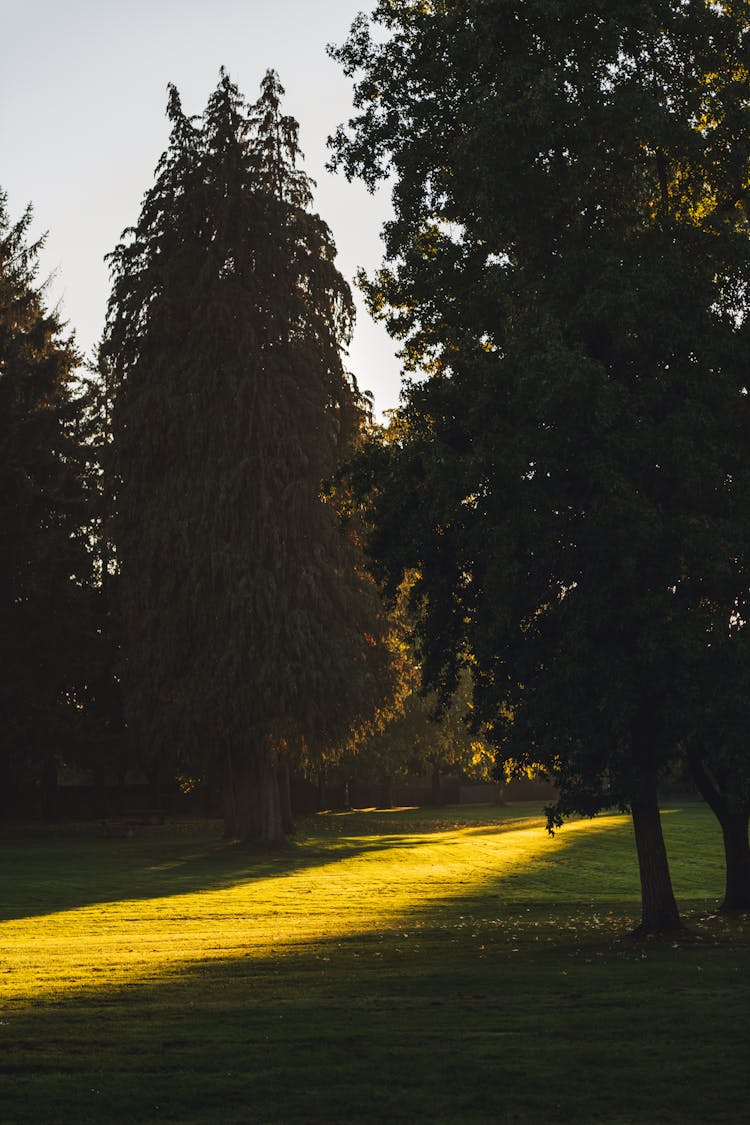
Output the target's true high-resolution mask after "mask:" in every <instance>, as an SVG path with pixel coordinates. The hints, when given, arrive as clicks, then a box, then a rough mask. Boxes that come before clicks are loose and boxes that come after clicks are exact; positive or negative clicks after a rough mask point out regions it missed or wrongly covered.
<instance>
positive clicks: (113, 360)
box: [104, 72, 387, 841]
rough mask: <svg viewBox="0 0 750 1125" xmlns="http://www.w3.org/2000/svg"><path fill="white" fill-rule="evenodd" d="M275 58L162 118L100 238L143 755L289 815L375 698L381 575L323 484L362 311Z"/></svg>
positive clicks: (269, 821)
mask: <svg viewBox="0 0 750 1125" xmlns="http://www.w3.org/2000/svg"><path fill="white" fill-rule="evenodd" d="M282 93H283V91H282V88H281V86H280V85H279V82H278V79H277V77H276V76H275V74H274V73H273V72H269V73H268V74H267V75H266V77H265V79H264V81H263V85H262V90H261V96H260V98H259V100H258V101H257V102H256V103H255V104H254V105H251V106H248V105H246V104H245V102H244V100H243V99H242V97H241V95H240V94H239V92H238V90H237V89H236V87H235V86H234V85H233V84H232V83H231V82H230V80H229V78H228V77H227V75H226V74H224V73H223V72H222V75H221V80H220V82H219V84H218V87H217V89H216V90H215V92H214V93H213V95H212V96H211V98H210V99H209V102H208V105H207V107H206V110H205V112H204V113H203V115H202V116H201V117H200V118H197V119H196V118H189V117H187V116H186V115H185V114H184V112H183V110H182V107H181V104H180V100H179V96H178V94H177V91H176V90H175V89H174V87H172V88H171V89H170V95H169V104H168V111H167V112H168V116H169V119H170V122H171V127H172V131H171V136H170V143H169V147H168V149H167V151H166V152H165V154H164V155H163V157H162V158H161V161H160V162H159V165H158V168H157V174H156V181H155V184H154V186H153V187H152V188H151V189H150V190H149V191H148V192H147V194H146V196H145V198H144V202H143V207H142V211H141V215H140V218H139V221H138V223H137V225H136V226H135V227H134V228H132V229H131V230H129V231H126V232H125V235H124V238H123V242H122V243H121V244H120V245H119V246H118V247H117V248H116V250H115V251H114V253H113V254H112V255H111V267H112V275H113V290H112V296H111V299H110V304H109V312H108V322H107V331H106V341H105V347H104V352H105V356H106V359H107V361H108V362H109V363H110V364H111V367H112V372H113V377H114V384H115V392H116V394H115V409H114V423H113V431H114V465H115V473H116V481H115V492H116V496H115V508H116V511H117V518H116V540H117V552H118V558H119V563H120V567H121V577H120V583H121V588H122V613H123V628H124V643H125V651H126V672H125V675H126V680H125V686H126V713H127V722H128V726H129V730H130V735H131V738H132V739H133V740H134V741H135V743H136V744H137V745H138V746H139V748H140V752H141V753H142V754H144V755H145V756H146V757H147V758H148V759H149V760H150V761H151V762H152V764H153V766H154V768H155V769H158V768H160V767H161V766H163V765H168V764H171V763H174V762H175V761H176V760H177V759H180V760H182V761H183V762H184V761H186V760H187V761H188V762H190V761H192V762H193V763H195V764H201V763H202V764H204V765H205V764H206V763H209V764H210V766H212V768H213V769H214V770H216V771H218V772H220V773H221V774H222V776H223V784H224V792H225V815H226V822H227V830H228V831H229V832H231V833H234V834H238V835H240V836H242V837H245V838H255V839H260V840H264V841H272V840H275V839H278V838H279V837H280V836H281V834H282V825H281V810H280V802H279V792H278V784H277V769H278V767H279V765H280V764H284V763H288V762H289V761H291V760H297V761H299V760H300V759H301V758H304V757H305V755H309V754H316V753H321V752H323V751H324V750H330V749H331V748H334V747H336V746H338V745H341V744H343V743H344V742H345V741H347V739H348V737H349V734H350V732H351V730H352V727H353V726H356V725H357V724H358V723H362V722H366V721H368V719H369V716H370V715H371V714H372V712H373V710H374V708H375V706H376V705H377V703H378V702H379V700H380V699H381V695H382V692H383V684H384V682H385V681H384V680H381V678H380V677H379V676H378V675H377V672H378V669H379V667H380V665H381V664H382V665H383V666H385V665H386V664H387V655H386V650H385V647H384V645H383V644H382V642H381V634H380V625H379V622H378V613H377V606H376V601H375V595H374V590H373V587H372V585H371V583H370V582H369V580H368V579H366V578H365V576H364V575H363V573H362V572H361V568H358V563H357V556H356V544H355V543H354V541H353V538H352V537H351V536H349V537H347V536H346V535H344V534H343V533H342V530H341V528H340V526H339V521H338V519H337V515H336V511H335V507H334V505H332V504H331V503H328V502H326V498H325V496H324V495H323V484H324V482H325V481H326V480H327V479H328V478H330V477H331V474H332V473H333V471H334V469H335V468H336V466H337V464H338V463H339V461H340V460H341V459H342V458H343V457H344V456H345V455H346V453H347V452H348V451H349V450H350V449H351V448H352V444H353V442H354V441H355V440H356V436H357V434H358V431H359V427H360V425H361V420H362V416H363V400H362V398H361V397H360V395H359V392H358V391H357V388H356V384H355V383H354V381H353V379H352V378H351V376H349V375H348V374H347V373H346V372H345V370H344V368H343V366H342V359H341V350H342V347H343V346H344V345H345V344H346V342H347V341H348V338H349V332H350V328H351V323H352V318H353V307H352V300H351V294H350V292H349V288H348V286H347V284H346V282H345V281H344V279H343V278H342V277H341V275H340V274H339V272H338V271H337V269H336V267H335V264H334V258H335V248H334V246H333V242H332V240H331V236H330V232H329V231H328V228H327V227H326V225H325V224H324V223H323V222H322V220H321V219H320V218H319V217H318V216H316V215H314V214H311V213H310V212H309V210H308V208H309V205H310V200H311V194H310V181H309V180H308V178H307V177H306V176H305V175H304V173H302V172H301V171H299V170H298V169H297V167H296V161H297V158H298V156H299V150H298V146H297V126H296V123H295V122H294V121H293V119H292V118H290V117H287V116H284V115H283V114H282V113H281V111H280V105H279V100H280V97H281V94H282Z"/></svg>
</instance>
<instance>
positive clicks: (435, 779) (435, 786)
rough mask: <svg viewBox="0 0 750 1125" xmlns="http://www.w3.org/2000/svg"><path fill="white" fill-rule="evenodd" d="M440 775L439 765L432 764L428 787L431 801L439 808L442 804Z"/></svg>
mask: <svg viewBox="0 0 750 1125" xmlns="http://www.w3.org/2000/svg"><path fill="white" fill-rule="evenodd" d="M442 780H443V779H442V776H441V773H440V766H435V765H433V767H432V778H431V779H430V788H431V790H432V803H433V805H435V806H436V807H437V808H441V807H442V804H443V790H442V786H441V782H442Z"/></svg>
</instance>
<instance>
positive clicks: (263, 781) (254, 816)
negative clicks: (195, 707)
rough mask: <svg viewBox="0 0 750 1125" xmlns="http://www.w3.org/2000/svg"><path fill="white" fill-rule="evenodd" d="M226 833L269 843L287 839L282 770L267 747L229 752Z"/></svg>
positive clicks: (248, 839)
mask: <svg viewBox="0 0 750 1125" xmlns="http://www.w3.org/2000/svg"><path fill="white" fill-rule="evenodd" d="M224 835H225V836H227V837H231V838H233V839H237V840H240V841H242V842H243V843H254V844H263V845H265V846H273V845H276V844H280V843H283V841H284V824H283V820H282V812H281V795H280V792H279V779H278V773H277V770H276V767H275V765H274V763H273V761H272V760H271V756H270V754H269V753H268V752H267V751H266V750H265V749H263V750H261V751H260V752H258V753H255V754H252V753H251V752H249V751H248V752H246V753H245V754H238V753H236V752H235V753H232V752H230V753H229V754H228V755H227V761H226V775H225V780H224Z"/></svg>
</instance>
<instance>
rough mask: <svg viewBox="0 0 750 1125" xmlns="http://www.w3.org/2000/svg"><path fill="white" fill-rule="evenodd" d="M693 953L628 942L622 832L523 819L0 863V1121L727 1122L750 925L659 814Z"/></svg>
mask: <svg viewBox="0 0 750 1125" xmlns="http://www.w3.org/2000/svg"><path fill="white" fill-rule="evenodd" d="M663 819H664V827H665V833H666V837H667V846H668V849H669V852H670V857H671V861H672V869H673V877H674V883H675V890H676V893H677V895H678V898H679V900H680V903H681V906H682V907H683V910H684V913H685V915H686V917H687V920H688V923H689V925H690V927H691V936H690V938H689V939H688V940H686V941H682V942H679V943H672V942H656V941H655V942H649V943H646V944H644V945H642V946H640V945H635V944H633V943H631V942H629V941H627V940H625V939H624V935H625V934H626V932H627V929H628V928H629V926H631V925H632V924H633V923H634V922H635V921H637V916H638V878H637V871H636V867H635V859H634V848H633V843H632V834H631V830H630V826H629V823H628V821H627V819H626V818H623V817H602V818H598V819H597V820H595V821H591V822H589V821H581V822H577V823H574V824H570V825H568V826H566V827H565V828H564V829H563V830H562V831H561V832H560V833H558V834H557V835H556V836H555V838H554V839H550V838H549V837H548V836H547V835H546V834H545V832H544V830H543V822H542V819H541V818H540V817H539V816H538V815H536V810H535V809H532V808H529V807H520V806H517V807H515V808H513V807H511V808H507V809H499V810H498V809H492V808H489V807H477V808H473V809H472V808H469V809H468V810H467V809H466V808H461V809H449V810H400V811H395V812H365V813H351V814H340V815H334V814H329V815H325V816H319V817H315V818H311V819H310V820H308V821H305V822H304V823H303V824H302V825H301V831H300V833H299V835H298V837H297V839H296V840H295V842H294V843H293V844H292V845H290V846H289V847H288V848H287V849H285V850H284V851H283V852H281V853H280V854H276V855H270V854H262V853H252V852H249V851H247V850H243V849H241V848H239V847H237V846H233V845H227V844H225V843H223V842H222V841H221V840H220V837H219V830H218V826H216V825H210V824H209V825H206V824H202V823H197V824H184V825H167V826H164V827H153V828H144V829H142V830H141V832H140V834H139V835H137V836H135V837H134V838H132V839H113V838H106V837H104V836H103V835H102V834H101V833H100V831H99V829H98V828H97V826H73V827H70V828H62V827H60V828H56V829H45V830H40V829H38V830H32V829H27V830H25V831H22V832H16V833H15V834H9V833H8V832H7V830H6V835H5V836H4V837H0V855H2V857H3V863H2V866H1V868H0V891H1V893H0V918H2V919H3V921H2V923H1V924H0V1005H1V1006H0V1122H2V1125H13V1123H15V1122H31V1121H33V1122H39V1123H43V1125H54V1123H58V1122H59V1123H64V1125H78V1123H85V1122H113V1123H125V1122H127V1123H137V1125H141V1123H150V1122H156V1121H176V1122H181V1123H184V1125H200V1123H212V1122H221V1123H222V1125H224V1123H227V1125H232V1123H254V1122H258V1123H280V1125H299V1123H305V1122H310V1123H317V1122H321V1123H326V1125H328V1123H338V1122H340V1123H342V1125H343V1123H346V1125H355V1123H360V1122H361V1123H375V1122H378V1123H379V1122H440V1123H448V1122H452V1123H464V1122H466V1123H474V1122H487V1123H490V1122H492V1123H505V1122H507V1123H510V1122H515V1123H524V1125H536V1123H541V1122H543V1121H546V1120H548V1119H554V1120H555V1121H556V1122H571V1123H572V1122H575V1123H576V1125H586V1123H589V1122H606V1123H611V1125H625V1123H630V1122H633V1123H635V1122H638V1125H657V1123H661V1122H664V1123H671V1122H674V1123H677V1122H679V1123H681V1125H686V1123H691V1122H695V1123H698V1122H701V1123H702V1122H705V1121H708V1120H710V1121H712V1122H714V1123H721V1122H726V1123H732V1125H735V1123H737V1122H740V1121H743V1120H746V1119H747V1105H748V1094H749V1093H750V1086H749V1084H748V1075H747V1054H748V1052H747V1047H748V1034H747V1029H746V1024H747V1011H748V985H747V974H748V970H749V969H750V919H748V918H738V919H734V920H727V919H725V918H723V917H721V916H719V915H717V914H716V905H717V901H718V898H719V897H720V894H721V891H722V878H723V871H722V862H721V841H720V836H719V833H718V829H717V827H716V825H715V822H714V821H713V819H712V817H711V815H710V814H709V813H708V811H707V810H706V809H705V808H703V807H702V806H697V805H695V806H684V807H681V808H670V809H667V810H666V811H665V814H664V818H663Z"/></svg>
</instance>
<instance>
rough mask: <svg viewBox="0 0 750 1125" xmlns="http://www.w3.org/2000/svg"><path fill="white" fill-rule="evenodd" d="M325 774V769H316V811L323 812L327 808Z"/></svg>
mask: <svg viewBox="0 0 750 1125" xmlns="http://www.w3.org/2000/svg"><path fill="white" fill-rule="evenodd" d="M326 799H327V795H326V775H325V770H323V769H321V770H319V771H318V812H323V810H324V809H325V808H327V807H328V806H327V804H326Z"/></svg>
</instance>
